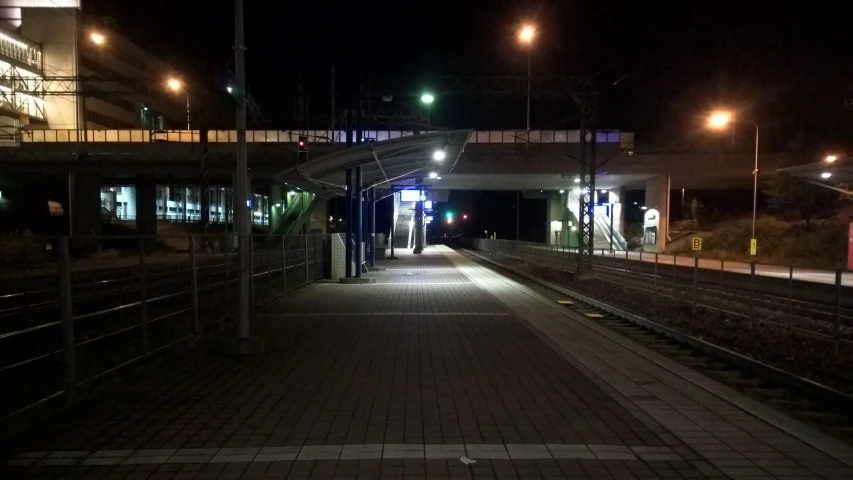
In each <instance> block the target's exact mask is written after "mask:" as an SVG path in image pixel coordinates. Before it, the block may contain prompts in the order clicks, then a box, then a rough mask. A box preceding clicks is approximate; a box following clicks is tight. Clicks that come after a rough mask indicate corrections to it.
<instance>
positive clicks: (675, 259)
mask: <svg viewBox="0 0 853 480" xmlns="http://www.w3.org/2000/svg"><path fill="white" fill-rule="evenodd" d="M677 270H678V255H673V256H672V295H673V296H675V274H676V271H677Z"/></svg>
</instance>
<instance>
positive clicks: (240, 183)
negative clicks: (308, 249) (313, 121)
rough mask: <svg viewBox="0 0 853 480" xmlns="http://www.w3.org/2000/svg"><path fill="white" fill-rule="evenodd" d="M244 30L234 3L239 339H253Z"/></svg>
mask: <svg viewBox="0 0 853 480" xmlns="http://www.w3.org/2000/svg"><path fill="white" fill-rule="evenodd" d="M244 36H245V35H244V30H243V0H234V52H235V65H236V70H237V89H236V90H237V91H236V92H235V93H236V94H237V95H236V96H237V99H238V107H237V171H236V177H237V181H236V182H235V183H236V186H237V192H236V195H235V196H234V214H235V215H234V217H235V219H234V220H235V222H236V223H237V226H236V228H235V229H234V230H235V231H236V232H237V235H238V236H239V238H238V242H239V244H240V248H239V253H240V267H239V272H240V279H239V287H240V289H239V294H238V308H237V339H238V341H243V340H248V339H249V268H248V266H247V264H248V263H249V260H250V259H249V249H248V248H247V247H246V243H245V242H247V241H248V242H251V239H250V238H249V234H250V230H249V219H248V218H247V217H248V214H249V212H248V210H247V205H246V201H247V200H248V199H249V191H248V190H249V179H248V160H247V149H246V45H245V39H244Z"/></svg>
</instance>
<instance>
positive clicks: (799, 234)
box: [675, 217, 849, 270]
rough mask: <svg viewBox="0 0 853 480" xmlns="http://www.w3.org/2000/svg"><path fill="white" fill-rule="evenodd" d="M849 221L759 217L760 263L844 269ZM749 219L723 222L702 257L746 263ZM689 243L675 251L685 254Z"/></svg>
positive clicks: (703, 247)
mask: <svg viewBox="0 0 853 480" xmlns="http://www.w3.org/2000/svg"><path fill="white" fill-rule="evenodd" d="M848 228H849V222H848V221H847V220H846V219H842V218H831V219H827V220H812V221H811V222H809V224H808V225H807V224H806V222H805V221H794V222H785V221H782V220H779V219H776V218H773V217H763V218H759V219H758V221H757V222H756V226H755V236H756V238H757V239H758V255H757V256H756V258H755V260H757V261H758V262H759V263H765V264H775V265H793V266H796V267H810V268H822V269H832V270H834V269H836V268H844V267H845V265H846V263H847V243H848V238H847V235H848ZM751 236H752V219H750V218H746V219H739V220H733V221H729V222H724V223H722V224H720V226H719V227H718V228H717V229H716V230H714V231H713V233H712V234H711V235H709V236H706V237H705V239H704V242H703V245H702V256H703V257H708V258H717V259H721V260H733V261H742V262H749V261H750V260H751V259H752V258H751V257H750V255H749V239H750V238H751ZM689 251H690V245H689V244H688V245H686V246H685V247H683V248H681V249H679V250H678V251H676V252H675V253H688V252H689Z"/></svg>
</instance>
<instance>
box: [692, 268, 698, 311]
mask: <svg viewBox="0 0 853 480" xmlns="http://www.w3.org/2000/svg"><path fill="white" fill-rule="evenodd" d="M698 284H699V257H693V320H696V288H697V285H698Z"/></svg>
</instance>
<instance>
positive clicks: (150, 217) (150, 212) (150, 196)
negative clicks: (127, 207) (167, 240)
mask: <svg viewBox="0 0 853 480" xmlns="http://www.w3.org/2000/svg"><path fill="white" fill-rule="evenodd" d="M134 187H135V188H136V231H137V233H139V234H140V235H156V234H157V182H156V181H155V180H154V178H153V177H137V179H136V181H135V182H134Z"/></svg>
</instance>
